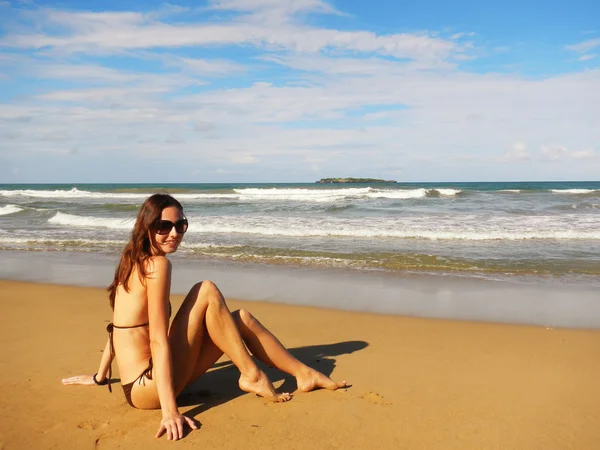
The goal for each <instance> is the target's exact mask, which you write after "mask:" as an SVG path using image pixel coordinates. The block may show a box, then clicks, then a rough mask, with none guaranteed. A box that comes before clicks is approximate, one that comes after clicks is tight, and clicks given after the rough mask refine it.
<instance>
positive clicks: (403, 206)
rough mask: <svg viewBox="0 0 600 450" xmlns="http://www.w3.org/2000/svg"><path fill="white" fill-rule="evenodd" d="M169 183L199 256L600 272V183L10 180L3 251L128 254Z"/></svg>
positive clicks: (389, 269) (427, 268)
mask: <svg viewBox="0 0 600 450" xmlns="http://www.w3.org/2000/svg"><path fill="white" fill-rule="evenodd" d="M154 192H169V193H171V194H173V195H174V196H175V197H176V198H178V199H179V200H180V201H181V202H182V204H183V205H184V208H185V214H186V215H187V217H188V219H189V222H190V227H189V231H188V233H187V234H186V236H185V239H184V241H183V244H182V246H181V248H180V250H179V255H178V256H179V257H183V258H185V259H188V260H229V261H239V262H248V263H260V264H266V265H286V266H295V267H312V268H318V269H319V270H328V269H340V268H341V269H348V270H353V271H363V272H364V271H382V272H386V273H390V274H407V273H443V274H454V275H460V276H473V277H487V278H493V279H496V278H498V277H510V276H523V275H525V276H527V275H540V276H548V277H560V278H563V279H582V278H586V277H590V278H591V279H595V278H596V277H597V275H599V274H600V182H547V183H410V184H403V183H396V184H370V185H366V184H365V185H362V184H352V185H347V184H327V185H322V184H168V185H161V184H145V185H138V184H136V185H131V184H98V185H91V184H69V185H39V184H35V185H34V184H32V185H0V251H18V252H71V253H90V252H93V253H102V254H107V255H112V256H114V257H115V258H117V257H118V255H119V253H120V251H121V249H122V247H123V245H124V243H125V242H126V241H127V239H128V236H129V234H130V230H131V227H132V225H133V222H134V219H135V216H136V212H137V210H138V208H139V206H140V205H141V203H142V202H143V200H144V199H145V198H146V197H148V196H149V195H150V194H152V193H154Z"/></svg>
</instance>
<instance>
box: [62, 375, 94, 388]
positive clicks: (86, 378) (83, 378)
mask: <svg viewBox="0 0 600 450" xmlns="http://www.w3.org/2000/svg"><path fill="white" fill-rule="evenodd" d="M62 384H64V385H65V386H68V385H70V384H81V385H83V386H95V385H96V383H95V382H94V374H92V375H76V376H74V377H69V378H63V379H62Z"/></svg>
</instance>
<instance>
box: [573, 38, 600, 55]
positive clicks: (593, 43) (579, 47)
mask: <svg viewBox="0 0 600 450" xmlns="http://www.w3.org/2000/svg"><path fill="white" fill-rule="evenodd" d="M599 46H600V38H595V39H588V40H587V41H583V42H580V43H579V44H573V45H567V46H566V47H565V48H566V49H567V50H569V51H572V52H575V53H587V52H589V51H590V50H593V49H595V48H596V47H599Z"/></svg>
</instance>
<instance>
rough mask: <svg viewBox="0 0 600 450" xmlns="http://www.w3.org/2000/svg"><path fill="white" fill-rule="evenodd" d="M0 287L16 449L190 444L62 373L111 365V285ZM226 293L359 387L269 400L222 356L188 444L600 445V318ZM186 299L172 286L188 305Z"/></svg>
mask: <svg viewBox="0 0 600 450" xmlns="http://www.w3.org/2000/svg"><path fill="white" fill-rule="evenodd" d="M0 293H1V294H0V302H1V304H2V311H3V314H2V315H1V316H0V326H2V330H3V333H4V336H5V337H6V339H4V340H3V341H4V342H3V345H2V346H0V370H1V373H2V374H3V376H2V378H0V387H2V388H3V392H4V393H5V397H4V399H3V406H4V407H3V409H2V419H3V420H2V423H3V425H2V426H1V427H0V442H1V443H2V448H5V449H11V448H41V449H46V448H91V447H94V448H97V449H114V448H127V449H133V450H141V449H146V448H150V449H153V448H159V447H160V448H162V447H163V446H164V445H175V444H171V443H167V441H166V440H165V439H158V440H157V439H154V437H153V436H154V433H155V432H156V429H157V428H158V423H159V421H160V411H141V410H136V409H133V408H131V407H130V406H129V405H127V404H126V402H125V399H124V396H123V394H122V391H121V389H120V387H119V386H117V385H116V384H118V382H117V383H116V384H115V385H114V386H113V387H114V390H113V393H112V394H109V393H108V390H107V389H106V387H95V386H94V387H64V386H62V385H61V384H60V379H61V378H62V377H63V376H67V375H73V374H77V373H86V372H88V373H89V372H90V371H91V373H93V372H94V371H95V369H96V367H97V364H98V361H99V358H100V355H101V349H102V348H103V344H104V342H105V340H106V331H105V329H104V328H105V325H106V322H107V321H108V320H109V319H110V307H109V305H108V300H107V296H106V292H105V291H104V290H103V289H99V288H89V287H73V286H56V285H49V284H34V283H31V282H15V281H0ZM226 297H227V299H228V303H229V305H230V308H231V309H232V310H233V309H237V308H240V307H244V308H246V309H248V310H250V311H251V312H252V313H253V314H254V315H255V316H256V317H257V318H259V320H261V322H262V323H263V324H265V325H266V326H267V327H269V328H270V329H271V330H272V331H273V332H274V333H275V335H276V336H278V337H279V338H280V340H281V341H282V342H283V343H284V345H286V346H287V347H288V348H290V350H291V351H292V353H293V354H294V355H295V356H296V357H298V358H299V359H301V360H303V361H304V362H305V363H307V364H308V365H310V366H312V367H315V368H316V369H318V370H321V371H323V372H324V373H325V374H327V375H331V376H332V377H333V378H335V379H338V380H342V379H346V380H348V381H349V382H350V384H351V385H352V386H351V387H350V388H348V389H342V390H339V391H336V392H329V391H317V392H313V393H308V394H296V395H295V396H294V399H293V400H292V401H291V402H289V403H286V404H272V403H267V402H266V401H264V400H262V399H259V398H257V397H255V396H253V395H248V394H245V393H243V392H241V391H240V390H239V388H238V387H237V377H238V376H239V372H237V370H236V369H235V368H233V367H232V366H231V365H230V363H229V361H228V359H227V358H222V359H221V360H220V361H219V362H218V363H217V364H216V365H215V366H213V368H212V369H211V370H210V371H209V372H208V373H207V374H205V375H203V376H202V377H201V378H200V379H199V380H198V382H196V383H194V384H193V386H192V387H191V388H190V389H188V391H187V392H186V394H185V395H183V396H180V398H179V399H178V403H179V404H180V406H181V411H182V412H184V413H186V414H188V415H189V416H190V417H194V418H195V419H196V420H198V421H199V422H200V423H201V427H200V430H199V431H194V432H192V433H190V434H188V435H187V436H186V437H185V438H184V439H183V440H182V441H181V442H179V443H178V444H177V445H179V446H181V447H182V448H196V447H197V446H202V447H203V448H216V447H218V448H224V449H236V448H241V447H242V446H245V448H249V449H251V450H253V449H261V448H275V447H277V448H282V449H283V450H291V449H304V448H315V449H335V448H365V449H366V448H381V449H384V450H388V449H389V450H392V449H394V450H395V449H398V448H410V449H442V450H445V449H457V448H460V449H481V448H490V449H491V448H498V449H503V448H512V449H533V448H540V449H541V448H543V449H550V450H553V449H556V450H558V449H564V448H577V449H582V450H587V449H589V450H592V449H595V448H596V446H597V443H598V442H600V429H599V428H598V427H597V426H596V425H597V423H598V421H599V420H600V411H599V409H598V407H597V400H596V399H597V398H598V397H599V396H600V385H599V384H598V383H597V380H598V378H599V377H600V351H599V350H598V349H599V348H600V331H599V330H581V329H579V330H573V329H552V328H544V327H539V326H527V325H510V324H497V323H496V324H495V323H485V322H468V321H459V320H438V319H423V318H415V317H402V316H392V315H382V314H374V313H366V312H355V311H341V310H334V309H326V308H315V307H310V306H298V305H289V304H283V303H282V302H277V303H275V302H273V303H271V302H256V301H248V300H246V301H240V300H233V299H231V297H230V296H226ZM182 298H183V296H182V295H179V294H177V295H174V296H172V301H173V310H174V311H177V309H178V307H179V305H180V303H181V301H182ZM274 300H277V299H274ZM23 327H26V332H24V328H23ZM114 369H115V371H116V369H117V367H116V365H115V367H114ZM265 369H266V371H267V373H268V375H269V376H270V377H271V378H272V380H273V382H274V383H275V385H276V387H278V388H282V389H284V390H286V391H292V390H294V389H295V381H294V379H293V378H291V377H289V376H284V375H282V374H281V372H278V371H276V370H274V369H270V368H267V367H265ZM115 377H118V371H116V373H115V375H114V376H113V378H115ZM42 398H43V401H42V400H41V399H42ZM32 423H33V424H35V426H32ZM306 430H311V431H310V433H307V432H306Z"/></svg>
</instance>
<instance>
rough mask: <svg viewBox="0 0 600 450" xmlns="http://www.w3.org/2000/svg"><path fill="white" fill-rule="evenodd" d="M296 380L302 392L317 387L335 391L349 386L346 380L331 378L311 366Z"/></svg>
mask: <svg viewBox="0 0 600 450" xmlns="http://www.w3.org/2000/svg"><path fill="white" fill-rule="evenodd" d="M296 382H297V383H298V390H300V391H302V392H310V391H314V390H315V389H329V390H330V391H335V390H336V389H339V388H343V387H346V386H348V384H347V383H346V382H345V381H333V380H332V379H331V378H329V377H327V376H325V375H323V374H322V373H321V372H317V371H316V370H315V369H311V368H310V367H307V369H306V371H304V372H303V373H302V374H301V375H298V376H297V377H296Z"/></svg>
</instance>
